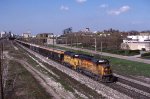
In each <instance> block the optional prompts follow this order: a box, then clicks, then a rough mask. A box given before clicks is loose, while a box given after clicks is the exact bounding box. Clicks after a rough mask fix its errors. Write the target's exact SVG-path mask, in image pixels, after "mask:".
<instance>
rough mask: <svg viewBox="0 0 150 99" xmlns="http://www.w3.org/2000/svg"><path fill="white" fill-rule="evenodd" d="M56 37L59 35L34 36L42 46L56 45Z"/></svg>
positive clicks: (43, 34) (41, 34)
mask: <svg viewBox="0 0 150 99" xmlns="http://www.w3.org/2000/svg"><path fill="white" fill-rule="evenodd" d="M57 37H59V35H54V34H53V33H40V34H37V35H36V38H37V39H38V40H40V41H41V42H42V43H43V44H53V43H54V44H56V38H57Z"/></svg>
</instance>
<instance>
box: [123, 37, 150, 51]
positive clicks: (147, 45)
mask: <svg viewBox="0 0 150 99" xmlns="http://www.w3.org/2000/svg"><path fill="white" fill-rule="evenodd" d="M121 48H122V49H130V50H142V49H145V50H146V51H150V36H141V35H136V36H127V39H125V40H123V43H122V44H121Z"/></svg>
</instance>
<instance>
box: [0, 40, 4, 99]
mask: <svg viewBox="0 0 150 99" xmlns="http://www.w3.org/2000/svg"><path fill="white" fill-rule="evenodd" d="M2 61H3V43H2V42H1V52H0V83H1V85H0V86H1V99H4V92H3V91H4V90H3V72H2V66H3V62H2Z"/></svg>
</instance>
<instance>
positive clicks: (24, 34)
mask: <svg viewBox="0 0 150 99" xmlns="http://www.w3.org/2000/svg"><path fill="white" fill-rule="evenodd" d="M22 36H23V38H29V37H31V33H23V34H22Z"/></svg>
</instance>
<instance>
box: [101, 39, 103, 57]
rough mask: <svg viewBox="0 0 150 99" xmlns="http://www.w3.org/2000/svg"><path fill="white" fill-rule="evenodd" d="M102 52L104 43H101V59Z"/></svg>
mask: <svg viewBox="0 0 150 99" xmlns="http://www.w3.org/2000/svg"><path fill="white" fill-rule="evenodd" d="M102 52H103V42H101V57H102Z"/></svg>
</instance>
